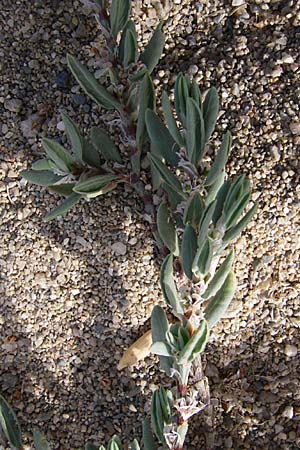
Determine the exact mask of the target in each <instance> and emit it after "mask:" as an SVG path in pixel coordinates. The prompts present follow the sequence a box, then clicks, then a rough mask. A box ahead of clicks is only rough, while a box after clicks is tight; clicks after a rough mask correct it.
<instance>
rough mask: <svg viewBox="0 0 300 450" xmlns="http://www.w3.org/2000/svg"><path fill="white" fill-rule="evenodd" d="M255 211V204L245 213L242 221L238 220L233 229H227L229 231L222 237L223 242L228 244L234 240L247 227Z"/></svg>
mask: <svg viewBox="0 0 300 450" xmlns="http://www.w3.org/2000/svg"><path fill="white" fill-rule="evenodd" d="M256 210H257V204H255V205H253V206H252V208H251V209H250V210H249V211H248V212H247V214H245V215H244V217H243V218H242V220H240V221H239V222H238V223H237V224H236V225H235V226H234V227H232V228H229V230H227V231H226V233H225V234H224V237H223V242H224V243H228V242H229V241H232V240H233V239H235V238H236V237H237V236H238V235H239V234H240V233H241V232H242V231H243V229H244V228H245V227H246V226H247V225H248V223H249V222H250V220H251V219H252V217H253V216H254V214H255V213H256Z"/></svg>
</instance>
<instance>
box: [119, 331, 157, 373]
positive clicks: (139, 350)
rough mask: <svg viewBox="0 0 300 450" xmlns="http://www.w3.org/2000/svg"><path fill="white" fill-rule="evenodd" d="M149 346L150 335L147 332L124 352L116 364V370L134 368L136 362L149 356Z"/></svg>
mask: <svg viewBox="0 0 300 450" xmlns="http://www.w3.org/2000/svg"><path fill="white" fill-rule="evenodd" d="M151 344H152V334H151V330H149V331H147V332H146V333H145V334H143V336H141V337H140V338H139V339H138V340H137V341H135V342H134V343H133V344H132V345H131V346H130V347H129V348H128V349H127V350H126V351H125V353H124V354H123V356H122V358H121V359H120V362H119V364H118V370H122V369H124V368H125V367H131V366H134V365H135V364H136V363H137V362H138V361H141V360H143V359H145V358H146V357H147V356H148V355H149V354H150V347H151Z"/></svg>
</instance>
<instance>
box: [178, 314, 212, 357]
mask: <svg viewBox="0 0 300 450" xmlns="http://www.w3.org/2000/svg"><path fill="white" fill-rule="evenodd" d="M208 337H209V329H208V323H207V321H206V320H204V319H203V320H201V322H200V325H199V328H198V329H197V330H196V331H195V333H194V334H193V336H192V337H191V339H190V340H189V341H188V343H187V344H186V345H185V347H184V348H183V349H182V350H181V352H180V353H179V357H178V364H185V363H186V362H187V361H189V362H191V361H193V359H194V358H195V356H196V355H198V354H199V353H202V352H203V350H204V348H205V345H206V343H207V341H208Z"/></svg>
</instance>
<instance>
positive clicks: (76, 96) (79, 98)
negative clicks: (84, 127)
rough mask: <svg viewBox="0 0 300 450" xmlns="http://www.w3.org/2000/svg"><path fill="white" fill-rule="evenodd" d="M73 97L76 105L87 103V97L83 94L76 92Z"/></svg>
mask: <svg viewBox="0 0 300 450" xmlns="http://www.w3.org/2000/svg"><path fill="white" fill-rule="evenodd" d="M72 99H73V101H74V103H75V104H76V105H84V103H85V97H84V95H81V94H74V95H73V96H72Z"/></svg>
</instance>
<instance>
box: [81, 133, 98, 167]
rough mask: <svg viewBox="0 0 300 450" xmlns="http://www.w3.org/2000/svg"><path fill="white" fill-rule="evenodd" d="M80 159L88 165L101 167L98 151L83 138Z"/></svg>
mask: <svg viewBox="0 0 300 450" xmlns="http://www.w3.org/2000/svg"><path fill="white" fill-rule="evenodd" d="M82 159H83V161H84V162H85V163H86V164H88V165H89V166H90V167H94V168H96V169H100V168H101V160H100V155H99V153H98V151H97V150H96V148H95V147H94V146H93V145H92V144H91V143H90V142H89V141H87V140H86V139H83V147H82Z"/></svg>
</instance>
